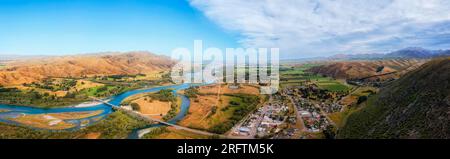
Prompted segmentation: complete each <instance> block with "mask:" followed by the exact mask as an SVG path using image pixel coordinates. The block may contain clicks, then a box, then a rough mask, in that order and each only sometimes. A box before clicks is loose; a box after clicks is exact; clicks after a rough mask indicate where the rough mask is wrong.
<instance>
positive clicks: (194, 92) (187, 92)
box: [184, 87, 198, 98]
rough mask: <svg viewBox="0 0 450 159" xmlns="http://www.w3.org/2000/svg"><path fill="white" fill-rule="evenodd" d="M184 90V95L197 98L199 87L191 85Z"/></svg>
mask: <svg viewBox="0 0 450 159" xmlns="http://www.w3.org/2000/svg"><path fill="white" fill-rule="evenodd" d="M184 92H185V93H184V95H186V96H187V97H189V98H197V95H198V89H197V88H195V87H190V88H188V89H186V90H185V91H184Z"/></svg>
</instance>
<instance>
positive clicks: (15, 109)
mask: <svg viewBox="0 0 450 159" xmlns="http://www.w3.org/2000/svg"><path fill="white" fill-rule="evenodd" d="M191 86H192V84H181V85H171V86H161V87H153V88H148V89H139V90H132V91H128V92H125V93H122V94H119V95H117V96H113V97H111V98H110V100H109V103H111V104H114V105H119V104H120V103H121V102H122V101H123V100H124V99H125V98H127V97H129V96H132V95H136V94H140V93H149V92H157V91H159V90H162V89H173V90H174V92H176V91H178V90H182V89H187V88H189V87H191ZM178 96H180V97H181V100H182V102H181V109H180V113H179V114H177V115H176V116H175V117H174V118H173V119H171V120H170V121H169V122H170V123H176V122H178V121H179V120H181V119H183V117H184V116H185V115H186V113H187V111H188V110H189V105H190V101H189V99H188V98H187V97H185V96H183V95H178ZM0 109H4V110H9V111H8V112H3V113H0V122H4V123H9V124H14V125H22V124H20V123H17V122H14V121H11V120H8V118H11V117H16V116H19V115H22V114H47V113H65V112H83V111H98V110H102V113H101V114H99V115H96V116H92V117H88V118H83V119H75V120H64V121H66V122H70V123H74V124H75V125H77V126H76V127H73V128H70V129H67V130H77V129H80V128H82V127H85V126H88V125H91V124H93V123H95V122H97V121H99V120H95V119H98V118H101V119H102V118H104V117H106V116H107V115H108V114H110V113H112V112H113V110H112V108H111V107H110V106H108V105H106V104H99V105H95V106H89V107H61V108H36V107H30V106H17V105H5V104H0ZM85 120H87V121H89V124H87V125H81V123H82V121H85ZM24 126H27V125H24Z"/></svg>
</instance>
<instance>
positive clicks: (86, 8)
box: [0, 0, 237, 55]
mask: <svg viewBox="0 0 450 159" xmlns="http://www.w3.org/2000/svg"><path fill="white" fill-rule="evenodd" d="M195 39H200V40H203V42H204V45H205V47H207V46H214V47H219V48H225V47H236V46H237V42H236V39H235V36H234V35H232V34H231V32H228V31H225V30H223V29H221V28H220V27H219V26H217V25H215V24H213V23H212V22H211V21H210V20H208V19H207V18H206V17H205V16H204V15H203V14H202V13H201V12H200V11H198V10H197V9H195V8H193V7H191V6H190V5H189V3H188V2H187V1H182V0H136V1H133V0H107V1H106V0H39V1H34V0H28V1H27V0H6V1H5V0H0V54H25V55H36V54H46V55H61V54H77V53H94V52H103V51H134V50H147V51H151V52H155V53H160V54H167V55H170V52H171V51H172V50H173V49H174V48H177V47H186V48H192V47H193V41H194V40H195Z"/></svg>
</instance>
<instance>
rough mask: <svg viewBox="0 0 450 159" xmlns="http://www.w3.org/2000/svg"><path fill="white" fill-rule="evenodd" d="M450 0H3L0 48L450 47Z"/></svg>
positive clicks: (27, 51)
mask: <svg viewBox="0 0 450 159" xmlns="http://www.w3.org/2000/svg"><path fill="white" fill-rule="evenodd" d="M449 10H450V1H447V0H378V1H364V0H356V1H350V2H349V1H342V0H336V1H327V0H317V1H306V0H305V1H301V0H262V1H261V0H245V1H244V0H227V1H223V0H189V1H184V0H152V1H143V0H135V1H126V0H110V1H100V0H72V1H68V0H42V1H31V0H16V1H10V0H6V1H1V2H0V22H1V23H2V25H0V35H1V36H0V55H1V54H3V55H5V54H21V55H65V54H78V53H96V52H108V51H137V50H146V51H150V52H154V53H158V54H164V55H170V53H171V51H172V50H173V49H175V48H179V47H185V48H189V49H192V47H193V42H194V40H203V44H204V48H206V47H218V48H222V49H224V48H236V47H255V48H261V47H262V48H272V47H275V48H280V53H281V54H280V58H282V59H285V58H303V57H318V56H330V55H334V54H342V53H347V54H359V53H385V52H389V51H394V50H398V49H402V48H406V47H423V48H426V49H450V11H449Z"/></svg>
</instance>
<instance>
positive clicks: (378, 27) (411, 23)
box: [190, 0, 450, 56]
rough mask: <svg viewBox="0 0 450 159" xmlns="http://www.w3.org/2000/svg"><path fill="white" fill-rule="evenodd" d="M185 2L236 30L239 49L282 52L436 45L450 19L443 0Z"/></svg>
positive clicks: (310, 53)
mask: <svg viewBox="0 0 450 159" xmlns="http://www.w3.org/2000/svg"><path fill="white" fill-rule="evenodd" d="M190 3H191V5H192V6H194V7H196V8H198V9H199V10H201V11H202V12H204V14H205V15H206V16H207V17H208V18H210V19H211V20H213V21H214V22H216V23H217V24H219V25H220V26H222V27H224V28H225V29H228V30H232V31H237V32H238V33H240V35H241V39H240V41H239V42H240V43H241V44H242V45H243V46H244V47H279V48H280V49H281V51H282V53H284V54H285V55H290V54H296V55H299V54H300V56H319V55H330V54H335V53H366V52H378V51H380V52H381V51H388V50H393V49H398V47H407V46H406V45H412V44H413V45H423V47H435V46H433V45H430V42H429V40H433V36H435V35H440V36H441V39H442V32H448V31H449V30H450V28H445V27H444V28H442V27H441V30H440V31H435V30H433V28H435V27H438V26H439V25H444V24H447V23H450V22H449V21H450V1H448V0H370V1H369V0H191V1H190ZM424 31H427V32H428V34H427V38H421V37H420V35H421V34H422V32H424ZM418 36H419V37H418ZM418 39H420V40H419V41H418ZM449 39H450V35H448V34H446V35H444V40H447V41H450V40H449ZM421 42H423V44H422V43H421ZM441 46H442V44H441ZM444 46H445V45H444ZM448 46H450V44H449V45H448Z"/></svg>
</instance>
